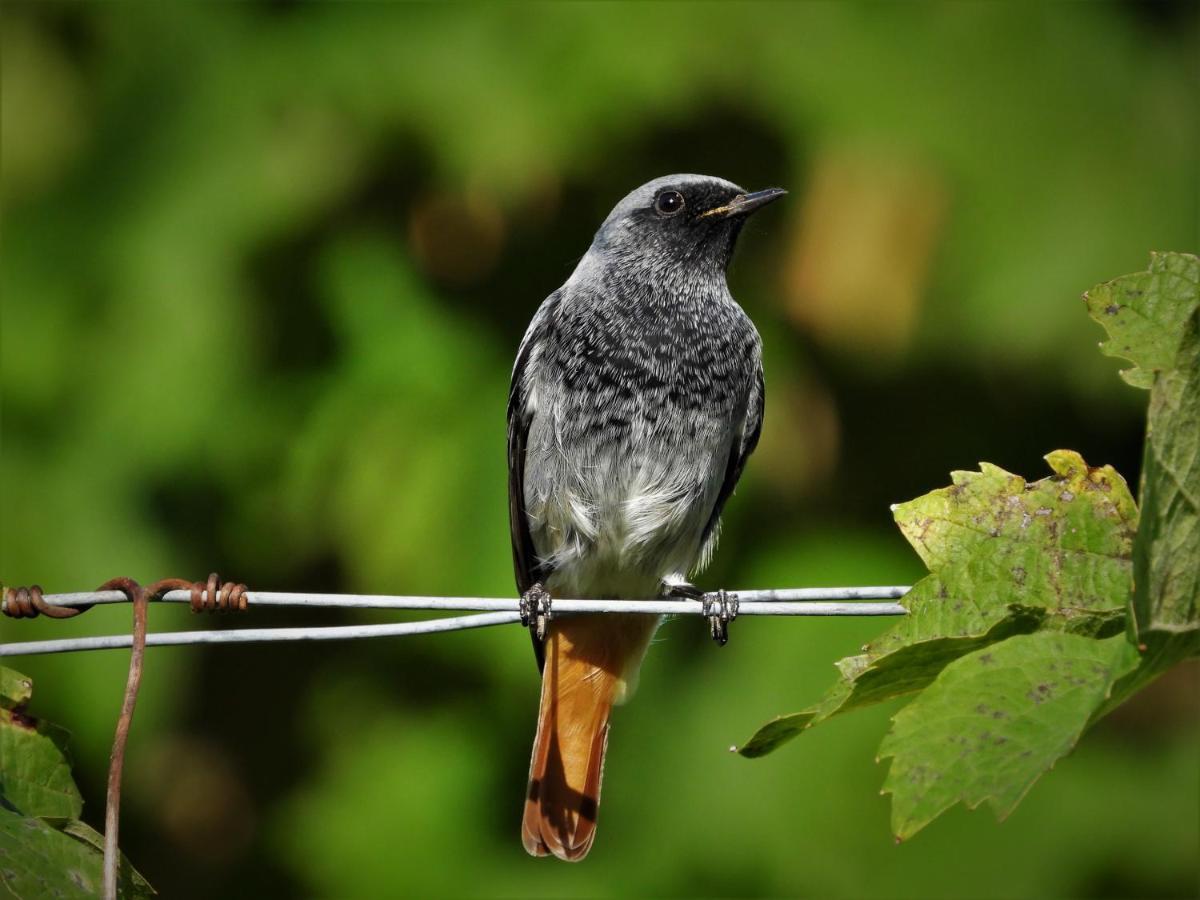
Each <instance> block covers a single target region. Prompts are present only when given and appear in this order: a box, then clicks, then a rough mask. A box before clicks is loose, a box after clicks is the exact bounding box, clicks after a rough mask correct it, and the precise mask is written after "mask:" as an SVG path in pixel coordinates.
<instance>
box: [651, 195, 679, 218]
mask: <svg viewBox="0 0 1200 900" xmlns="http://www.w3.org/2000/svg"><path fill="white" fill-rule="evenodd" d="M654 209H655V210H656V211H657V212H658V214H659V215H662V216H673V215H675V213H677V212H679V211H680V210H681V209H683V194H681V193H679V191H663V192H662V193H661V194H659V195H658V196H657V197H655V198H654Z"/></svg>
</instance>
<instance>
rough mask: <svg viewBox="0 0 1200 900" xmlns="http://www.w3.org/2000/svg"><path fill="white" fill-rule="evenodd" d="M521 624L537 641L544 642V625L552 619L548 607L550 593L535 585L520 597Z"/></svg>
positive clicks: (539, 584) (552, 613)
mask: <svg viewBox="0 0 1200 900" xmlns="http://www.w3.org/2000/svg"><path fill="white" fill-rule="evenodd" d="M520 611H521V624H522V625H523V626H524V627H525V628H528V629H529V630H530V632H532V633H533V636H534V637H535V638H537V640H539V641H544V640H546V625H547V623H548V622H549V621H550V620H551V619H552V618H553V617H554V612H553V610H552V609H551V607H550V592H549V591H548V590H546V589H545V588H544V587H542V585H541V583H540V582H539V583H538V584H535V585H534V586H533V587H531V588H530V589H529V590H527V591H526V592H525V593H523V594H522V595H521V603H520Z"/></svg>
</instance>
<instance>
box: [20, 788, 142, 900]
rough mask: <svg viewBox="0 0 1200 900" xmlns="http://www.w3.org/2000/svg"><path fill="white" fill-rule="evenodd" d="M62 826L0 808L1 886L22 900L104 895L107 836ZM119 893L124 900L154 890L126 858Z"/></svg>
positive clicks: (80, 825) (72, 822) (70, 822)
mask: <svg viewBox="0 0 1200 900" xmlns="http://www.w3.org/2000/svg"><path fill="white" fill-rule="evenodd" d="M60 824H61V828H59V827H55V825H54V824H52V823H51V822H47V821H45V820H43V819H39V818H31V817H27V816H22V815H20V814H19V813H15V812H12V811H11V810H8V809H5V808H4V807H3V806H0V885H3V886H4V887H5V888H7V889H8V891H9V893H10V894H11V895H12V896H13V897H16V898H19V900H41V898H44V897H62V898H71V897H80V898H94V897H98V896H100V893H101V891H100V889H101V886H102V884H103V869H104V853H103V838H102V837H101V836H100V835H99V834H97V833H96V831H95V830H93V829H92V828H90V827H88V826H87V825H85V824H84V823H83V822H80V821H77V820H74V819H69V820H66V821H64V822H61V823H60ZM121 862H122V865H121V868H120V871H119V873H118V879H119V880H118V885H117V892H118V894H119V895H120V896H121V897H153V896H154V895H155V894H154V890H153V889H152V888H151V887H150V885H149V884H148V883H147V882H146V879H145V878H143V877H142V876H141V875H140V874H139V873H138V872H137V871H136V870H135V869H134V868H133V867H132V866H131V865H129V861H128V860H126V859H125V858H124V857H122V858H121Z"/></svg>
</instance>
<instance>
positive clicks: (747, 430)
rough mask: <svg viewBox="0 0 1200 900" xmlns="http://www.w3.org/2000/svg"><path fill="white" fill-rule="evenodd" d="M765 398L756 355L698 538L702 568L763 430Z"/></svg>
mask: <svg viewBox="0 0 1200 900" xmlns="http://www.w3.org/2000/svg"><path fill="white" fill-rule="evenodd" d="M766 398H767V395H766V385H765V384H764V382H763V368H762V358H761V357H759V359H758V360H757V369H756V371H755V375H754V386H753V387H752V388H751V389H750V396H749V397H748V398H747V400H746V418H745V420H744V423H743V425H742V433H741V436H740V440H739V439H738V438H737V437H735V438H734V440H733V442H732V444H731V445H730V448H729V459H728V461H727V462H726V463H725V478H724V480H723V481H722V482H721V489H720V491H718V492H717V500H716V502H715V503H714V504H713V509H712V514H711V515H710V516H709V518H708V523H707V524H706V525H705V526H704V534H703V537H702V538H701V540H700V546H701V548H702V549H701V551H700V561H701V563H700V566H701V568H703V567H704V565H706V564H707V562H708V560H709V559H710V558H711V557H712V552H713V550H714V549H715V545H716V540H717V535H718V534H719V526H720V524H721V511H722V510H723V509H724V508H725V501H726V500H728V499H729V497H730V495H731V494H732V493H733V489H734V488H735V487H736V486H737V483H738V479H739V478H741V477H742V470H743V469H745V468H746V460H748V459H749V458H750V454H751V453H753V452H754V448H755V447H757V446H758V436H759V435H760V434H761V433H762V422H763V407H764V405H765V403H766Z"/></svg>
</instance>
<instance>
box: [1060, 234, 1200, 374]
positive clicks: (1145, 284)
mask: <svg viewBox="0 0 1200 900" xmlns="http://www.w3.org/2000/svg"><path fill="white" fill-rule="evenodd" d="M1198 294H1200V258H1197V257H1195V256H1193V255H1192V254H1190V253H1152V254H1150V268H1149V269H1147V270H1146V271H1145V272H1135V273H1134V274H1132V275H1124V276H1122V277H1120V278H1116V279H1114V280H1112V281H1108V282H1105V283H1104V284H1099V285H1097V286H1096V287H1094V288H1092V289H1091V290H1090V291H1088V292H1087V293H1086V294H1084V295H1083V299H1084V301H1085V302H1086V303H1087V306H1088V312H1089V313H1090V314H1091V316H1092V318H1093V319H1095V320H1096V321H1097V322H1099V323H1100V324H1101V325H1103V326H1104V330H1105V331H1107V332H1108V334H1109V340H1107V341H1104V342H1102V343H1101V344H1100V349H1101V351H1103V353H1104V354H1105V355H1106V356H1117V357H1121V358H1122V359H1127V360H1129V361H1130V362H1132V363H1134V364H1135V367H1134V368H1132V369H1126V370H1125V371H1123V372H1122V373H1121V377H1122V378H1124V379H1125V380H1126V381H1128V382H1129V383H1130V384H1132V385H1133V386H1134V387H1141V388H1149V387H1151V386H1152V385H1153V384H1154V381H1155V374H1156V373H1158V372H1164V371H1168V370H1170V369H1174V368H1175V367H1176V360H1177V358H1178V354H1179V348H1180V345H1181V344H1182V340H1183V335H1184V325H1185V323H1186V322H1187V321H1188V320H1189V319H1190V318H1191V317H1192V314H1193V313H1194V312H1195V310H1196V305H1197V303H1198V302H1200V295H1198Z"/></svg>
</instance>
